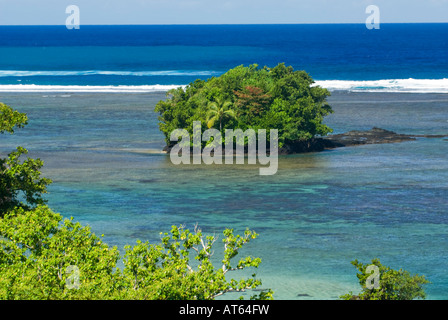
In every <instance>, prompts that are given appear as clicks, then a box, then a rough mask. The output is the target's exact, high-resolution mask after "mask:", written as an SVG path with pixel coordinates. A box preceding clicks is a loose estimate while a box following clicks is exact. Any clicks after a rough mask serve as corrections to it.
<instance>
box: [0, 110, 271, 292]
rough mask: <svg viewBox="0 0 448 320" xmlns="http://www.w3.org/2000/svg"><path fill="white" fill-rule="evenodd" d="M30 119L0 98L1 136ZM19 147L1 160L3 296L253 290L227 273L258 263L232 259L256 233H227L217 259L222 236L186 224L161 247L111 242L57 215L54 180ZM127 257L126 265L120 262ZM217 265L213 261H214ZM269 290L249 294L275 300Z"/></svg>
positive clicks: (249, 281) (164, 237)
mask: <svg viewBox="0 0 448 320" xmlns="http://www.w3.org/2000/svg"><path fill="white" fill-rule="evenodd" d="M27 120H28V119H27V117H26V115H25V114H23V113H19V112H17V111H15V110H13V109H12V108H10V107H9V106H6V105H4V104H1V103H0V134H3V133H5V132H10V133H13V132H14V129H15V128H20V127H23V126H24V125H25V124H26V123H27ZM24 153H26V150H25V149H23V148H21V147H19V148H18V149H17V151H15V152H12V153H11V154H9V155H8V157H7V158H5V159H2V158H0V170H1V171H0V299H11V300H12V299H15V300H17V299H18V300H29V299H33V300H35V299H54V300H63V299H86V300H91V299H101V300H106V299H122V300H129V299H151V300H156V299H163V300H168V299H177V300H193V299H195V300H196V299H204V300H208V299H214V298H216V297H217V296H220V295H223V294H225V293H228V292H242V291H246V290H252V289H256V288H257V287H259V286H260V285H261V281H260V280H259V279H257V278H256V275H255V274H253V275H252V277H249V278H242V279H239V280H235V279H233V278H232V279H230V280H229V279H228V278H227V276H228V275H229V272H232V273H233V272H234V271H237V270H242V269H246V268H250V267H253V268H257V267H258V266H259V265H260V263H261V259H260V258H255V257H251V256H247V257H244V258H241V259H240V260H238V261H237V262H236V263H235V261H234V260H235V257H236V256H237V255H238V254H239V252H240V251H241V248H242V247H243V246H244V245H246V244H247V243H248V242H250V241H251V240H253V239H255V238H257V236H258V234H256V233H255V232H254V231H251V230H248V229H247V230H246V231H245V232H244V234H243V235H235V234H234V231H233V229H225V230H224V231H223V234H222V244H223V256H222V258H221V259H220V260H218V261H220V262H221V264H220V266H219V267H218V268H217V267H215V265H214V263H215V264H216V258H217V257H216V256H213V252H214V251H215V250H214V248H215V247H216V245H215V242H216V241H217V240H218V237H217V236H215V235H206V234H204V233H203V232H202V231H201V230H200V229H199V228H198V227H197V226H196V227H195V228H194V231H190V230H188V229H186V228H185V227H184V226H172V228H171V231H170V232H167V233H161V234H160V236H161V241H160V243H157V244H150V243H148V242H145V243H143V242H141V241H137V244H135V245H127V246H125V247H124V255H123V256H121V255H120V252H119V250H118V249H117V247H110V246H109V245H107V244H106V243H105V242H104V241H103V236H104V235H101V237H99V236H97V235H95V233H93V232H92V231H91V230H90V228H89V227H88V226H87V227H85V226H82V225H81V224H80V223H79V222H75V221H73V218H70V219H63V217H62V216H61V215H60V214H58V213H55V212H53V211H52V210H51V209H50V208H49V207H48V206H47V205H46V204H45V203H46V201H45V200H44V199H43V194H44V193H45V192H46V187H47V186H48V184H49V183H51V181H50V180H49V179H46V178H42V177H41V172H40V171H39V170H40V168H41V167H42V165H43V162H42V161H41V160H39V159H37V160H34V159H30V158H28V159H27V160H25V161H23V162H21V161H20V160H19V157H20V156H21V155H22V154H24ZM120 260H121V261H122V262H123V266H124V267H123V269H120V268H118V267H117V266H118V262H119V261H120ZM213 262H214V263H213ZM272 294H273V292H272V291H271V290H270V289H266V290H261V291H260V292H259V293H258V294H254V295H252V296H251V299H272Z"/></svg>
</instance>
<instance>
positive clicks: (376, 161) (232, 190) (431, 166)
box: [0, 92, 448, 299]
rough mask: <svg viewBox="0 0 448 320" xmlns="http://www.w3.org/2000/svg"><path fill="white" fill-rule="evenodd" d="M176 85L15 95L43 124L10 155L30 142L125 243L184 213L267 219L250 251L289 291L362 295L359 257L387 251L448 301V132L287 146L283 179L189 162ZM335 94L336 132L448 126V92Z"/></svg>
mask: <svg viewBox="0 0 448 320" xmlns="http://www.w3.org/2000/svg"><path fill="white" fill-rule="evenodd" d="M164 96H165V95H164V93H151V94H150V93H147V94H143V93H140V94H129V93H128V94H114V93H108V94H100V93H70V94H43V93H6V94H2V95H1V97H0V100H1V101H3V102H5V103H7V104H9V105H11V106H14V107H15V108H17V109H19V110H20V111H23V112H27V114H28V116H29V118H30V124H29V125H28V126H27V127H26V128H24V129H21V130H19V131H18V132H17V134H15V135H14V136H10V135H4V136H2V137H1V141H0V153H1V155H2V156H3V155H4V154H5V153H6V152H7V151H9V150H11V149H12V148H13V147H14V146H16V145H18V144H20V145H23V146H25V147H27V148H28V149H29V150H30V156H33V157H40V158H42V159H43V160H44V161H45V169H44V172H45V176H47V177H49V178H51V179H52V180H53V181H54V182H53V184H52V185H51V187H50V189H49V190H50V194H49V195H48V199H49V205H50V207H52V208H53V209H54V210H55V211H57V212H60V213H61V214H63V215H64V216H66V217H69V216H73V217H75V219H76V220H78V221H81V222H82V223H83V224H88V225H90V226H91V227H92V229H93V231H94V232H95V233H97V234H102V233H104V234H105V240H106V242H108V243H109V244H111V245H117V246H118V247H119V248H122V247H123V246H124V245H125V244H132V243H135V241H136V240H137V239H141V240H143V241H145V240H149V241H151V242H156V241H158V240H159V232H161V231H168V230H169V229H170V227H171V225H173V224H176V225H179V224H185V225H186V226H187V227H189V228H193V227H194V225H195V224H196V223H197V224H198V225H199V226H200V227H201V228H202V229H203V231H204V232H206V233H220V232H221V231H222V230H223V229H224V228H226V227H230V228H234V229H235V230H236V231H238V232H242V231H244V229H245V228H246V227H249V228H251V229H253V230H255V231H256V232H257V233H259V234H260V236H259V238H258V239H256V240H255V241H254V242H252V243H250V244H249V245H248V246H247V248H246V250H244V251H243V252H242V254H245V253H247V254H252V255H255V256H260V257H261V258H262V260H263V262H262V265H261V266H260V268H259V270H258V271H257V274H258V276H259V277H260V278H261V279H262V280H263V287H270V288H272V289H273V290H274V291H275V295H274V297H275V298H276V299H336V298H337V297H338V296H340V295H342V294H344V293H347V292H348V291H350V290H352V291H355V292H358V291H359V289H358V282H357V278H356V275H355V274H356V270H355V269H354V267H353V266H352V265H351V264H350V261H351V260H353V259H358V260H360V261H363V262H368V261H370V259H372V258H375V257H378V258H380V259H381V261H382V262H383V264H385V265H389V266H391V267H393V268H397V269H398V268H404V269H406V270H409V271H411V272H413V273H419V274H424V275H426V276H427V277H428V279H429V280H430V281H431V282H432V284H431V285H429V286H427V293H428V298H429V299H447V298H448V275H447V273H446V269H447V263H448V238H447V230H448V228H447V224H448V211H447V207H448V161H447V159H448V158H447V150H448V149H447V146H448V141H446V139H443V138H432V139H429V138H418V139H417V140H416V141H411V142H405V143H399V144H386V145H370V146H360V147H352V148H340V149H335V150H332V151H327V152H322V153H311V154H302V155H293V156H283V157H280V158H279V170H278V172H277V174H276V175H273V176H260V175H259V174H258V173H259V172H258V169H257V167H256V166H252V165H239V166H237V165H233V166H224V165H222V166H219V165H215V166H207V165H200V166H193V165H191V166H175V165H172V164H171V162H170V161H169V157H168V156H167V155H165V154H163V153H161V152H160V150H161V148H163V146H164V140H163V136H162V134H161V133H160V132H159V130H158V127H157V114H155V113H154V112H153V108H154V105H155V103H156V102H157V101H158V100H160V99H163V98H164ZM329 102H330V104H331V105H332V106H333V109H334V110H335V113H334V114H333V115H331V116H329V117H328V118H327V119H326V122H327V123H328V125H329V126H330V127H332V128H334V130H335V133H338V132H344V131H348V130H352V129H370V128H371V127H373V126H378V127H381V128H384V129H389V130H395V131H397V132H400V133H412V134H447V133H448V111H447V109H446V105H447V103H448V95H444V94H405V93H400V94H397V93H353V92H352V93H349V92H334V93H333V95H332V96H331V97H330V99H329ZM215 252H216V255H219V252H220V251H219V250H218V248H216V251H215ZM235 276H236V275H235Z"/></svg>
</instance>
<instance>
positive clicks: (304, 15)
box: [0, 0, 448, 25]
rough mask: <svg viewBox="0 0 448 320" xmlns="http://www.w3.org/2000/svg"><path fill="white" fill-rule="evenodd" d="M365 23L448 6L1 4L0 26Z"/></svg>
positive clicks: (443, 0)
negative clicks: (72, 11)
mask: <svg viewBox="0 0 448 320" xmlns="http://www.w3.org/2000/svg"><path fill="white" fill-rule="evenodd" d="M69 5H76V6H78V8H79V16H80V24H81V25H82V24H84V25H109V24H272V23H279V24H283V23H288V24H290V23H292V24H300V23H365V21H366V18H367V17H368V16H369V14H366V8H367V6H369V5H376V6H377V7H378V8H379V10H380V18H381V20H380V21H381V23H400V22H411V23H416V22H448V0H306V1H305V0H0V25H64V24H65V21H66V19H67V17H68V16H69V14H67V13H66V8H67V6H69Z"/></svg>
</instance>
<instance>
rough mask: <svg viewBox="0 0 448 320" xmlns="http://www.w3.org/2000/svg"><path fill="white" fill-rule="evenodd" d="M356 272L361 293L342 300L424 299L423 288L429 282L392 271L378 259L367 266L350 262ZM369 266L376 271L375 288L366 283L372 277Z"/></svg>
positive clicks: (350, 294) (408, 274)
mask: <svg viewBox="0 0 448 320" xmlns="http://www.w3.org/2000/svg"><path fill="white" fill-rule="evenodd" d="M352 264H353V265H354V266H355V267H356V269H357V270H358V274H357V275H356V276H357V277H358V279H359V284H360V285H361V288H362V291H361V292H360V293H359V294H353V293H352V292H350V293H348V294H345V295H343V296H341V299H343V300H414V299H425V298H426V293H425V290H424V288H423V286H424V285H425V284H428V283H429V281H428V280H427V279H426V278H425V276H423V275H418V274H415V275H411V273H410V272H409V271H406V270H402V269H400V270H394V269H392V268H390V267H387V266H384V265H382V264H381V262H380V260H379V259H372V262H371V263H369V264H363V263H361V262H359V261H358V260H354V261H352ZM369 266H375V267H376V268H377V269H376V270H377V273H378V274H377V275H378V279H377V281H378V283H377V287H376V288H375V287H373V286H369V285H368V282H369V281H371V278H372V277H373V276H374V273H375V272H373V273H372V269H371V268H369Z"/></svg>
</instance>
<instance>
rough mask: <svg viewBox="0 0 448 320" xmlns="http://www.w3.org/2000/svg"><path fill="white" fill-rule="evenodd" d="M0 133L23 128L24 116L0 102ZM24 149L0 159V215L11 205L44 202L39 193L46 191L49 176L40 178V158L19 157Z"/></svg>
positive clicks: (24, 152)
mask: <svg viewBox="0 0 448 320" xmlns="http://www.w3.org/2000/svg"><path fill="white" fill-rule="evenodd" d="M0 112H1V113H0V125H1V127H0V133H4V132H5V131H6V132H10V133H13V132H14V127H19V128H21V127H23V126H24V125H25V124H26V123H27V121H28V120H27V116H26V115H25V114H24V113H19V112H17V111H15V110H13V109H12V108H11V107H9V106H7V105H5V104H3V103H0ZM27 153H28V151H27V150H26V149H25V148H22V147H18V148H17V149H16V151H13V152H11V153H10V154H9V155H8V157H7V158H0V217H1V216H2V215H3V214H4V213H5V212H7V211H9V210H11V209H13V208H14V207H17V206H20V207H25V208H31V207H33V206H36V205H39V204H43V203H45V200H44V199H43V197H42V194H44V193H46V192H47V186H48V185H49V184H50V183H51V180H50V179H47V178H43V177H41V172H40V171H39V170H40V169H41V167H42V166H43V162H42V161H41V160H40V159H31V158H27V159H26V160H24V161H23V162H21V161H20V159H19V158H20V157H21V156H22V155H24V154H27Z"/></svg>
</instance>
